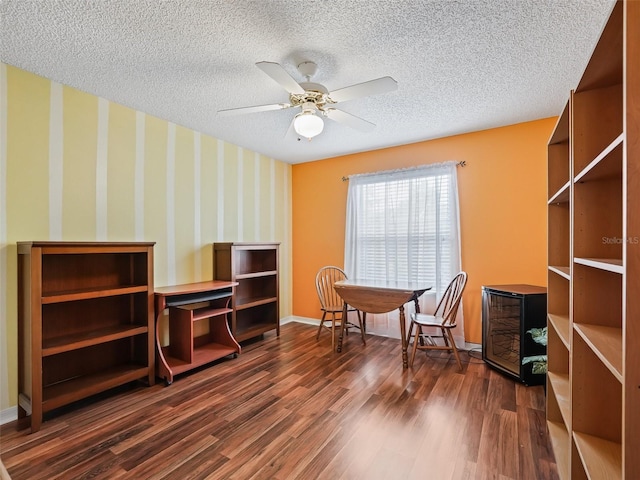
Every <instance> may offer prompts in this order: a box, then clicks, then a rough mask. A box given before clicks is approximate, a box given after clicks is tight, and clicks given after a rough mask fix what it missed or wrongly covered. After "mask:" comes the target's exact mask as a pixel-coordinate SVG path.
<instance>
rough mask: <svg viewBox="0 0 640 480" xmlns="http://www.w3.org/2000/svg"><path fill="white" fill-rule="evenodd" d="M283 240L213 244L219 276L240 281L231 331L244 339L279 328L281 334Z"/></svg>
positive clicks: (219, 277)
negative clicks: (281, 251)
mask: <svg viewBox="0 0 640 480" xmlns="http://www.w3.org/2000/svg"><path fill="white" fill-rule="evenodd" d="M279 245H280V244H279V243H273V242H226V243H225V242H222V243H214V244H213V263H214V268H213V271H214V272H215V278H216V279H218V280H227V281H231V282H237V283H238V286H237V287H236V293H235V295H234V297H233V298H232V301H231V309H232V313H231V333H232V335H233V336H234V338H235V339H236V340H237V341H239V342H241V341H243V340H247V339H249V338H253V337H257V336H259V335H262V334H264V333H265V332H268V331H271V330H275V331H276V334H277V335H278V336H279V335H280V295H279V283H280V282H279V269H278V263H279V254H278V250H279Z"/></svg>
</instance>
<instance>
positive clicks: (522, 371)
mask: <svg viewBox="0 0 640 480" xmlns="http://www.w3.org/2000/svg"><path fill="white" fill-rule="evenodd" d="M546 310H547V290H546V288H544V287H538V286H535V285H493V286H484V287H482V359H483V360H484V361H485V362H486V363H487V364H489V366H491V367H493V368H495V369H496V370H498V371H500V372H502V373H504V374H506V375H508V376H510V377H513V378H514V379H516V380H518V381H520V382H522V383H524V384H525V385H543V384H544V383H545V381H546V374H545V372H546V354H547V347H546V331H543V330H542V329H544V328H545V327H546V326H547V318H546ZM541 337H542V338H541ZM540 342H542V343H540ZM539 372H541V373H539Z"/></svg>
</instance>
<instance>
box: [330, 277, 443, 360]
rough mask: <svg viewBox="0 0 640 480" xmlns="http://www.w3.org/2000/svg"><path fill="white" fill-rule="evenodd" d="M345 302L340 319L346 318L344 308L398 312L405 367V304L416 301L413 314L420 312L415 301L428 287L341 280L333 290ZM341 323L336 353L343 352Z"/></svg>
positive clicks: (411, 284) (376, 311)
mask: <svg viewBox="0 0 640 480" xmlns="http://www.w3.org/2000/svg"><path fill="white" fill-rule="evenodd" d="M333 288H334V289H335V291H336V293H337V294H338V295H340V297H341V298H342V299H343V300H344V302H345V305H344V310H345V312H343V318H346V309H347V305H351V306H352V307H354V308H357V309H358V310H360V311H361V312H363V313H365V314H366V313H388V312H391V311H393V310H395V309H396V308H397V309H398V310H400V338H401V340H402V367H403V368H408V366H409V358H408V355H407V344H408V340H407V333H406V330H407V326H406V324H405V316H404V304H405V303H408V302H411V301H413V302H415V306H416V312H420V306H419V305H418V298H419V297H420V295H422V294H423V293H424V292H426V291H427V290H430V289H431V287H430V286H425V285H424V284H418V283H398V282H380V281H370V280H341V281H339V282H336V283H335V285H334V287H333ZM345 323H346V322H341V328H340V336H339V337H338V352H341V351H342V337H343V336H344V325H345Z"/></svg>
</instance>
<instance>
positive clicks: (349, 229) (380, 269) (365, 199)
mask: <svg viewBox="0 0 640 480" xmlns="http://www.w3.org/2000/svg"><path fill="white" fill-rule="evenodd" d="M345 270H346V273H347V275H348V276H349V278H358V279H367V280H380V281H389V280H394V281H398V282H407V281H410V282H414V281H418V282H420V283H424V282H426V283H427V284H429V285H431V286H432V292H435V294H436V296H437V298H438V299H439V298H440V296H441V295H442V293H443V292H444V290H445V289H446V287H447V285H448V284H449V282H450V281H451V279H452V278H453V277H454V276H455V274H456V273H458V272H459V271H460V242H459V219H458V192H457V177H456V162H446V163H439V164H434V165H428V166H424V167H419V168H412V169H405V170H396V171H391V172H380V173H376V174H366V175H354V176H351V177H350V178H349V193H348V198H347V225H346V237H345ZM428 301H429V299H428V296H426V297H425V299H423V300H422V301H421V309H425V308H426V309H428V308H429V305H426V303H427V302H428ZM431 302H432V303H434V300H433V299H431ZM423 304H424V305H423ZM433 306H435V305H433ZM423 307H424V308H423ZM406 308H407V309H408V310H409V311H411V312H412V311H413V310H412V309H413V306H412V305H407V307H406ZM392 316H393V315H392ZM371 317H374V318H373V319H372V322H370V321H369V318H371ZM379 317H380V318H379ZM367 323H368V330H369V331H370V332H371V333H378V334H381V335H387V336H395V337H399V333H400V329H399V325H398V321H397V319H395V320H394V319H393V318H390V317H389V315H386V316H384V315H375V316H373V315H371V316H368V317H367ZM463 331H464V329H463V328H456V332H455V333H456V334H457V335H458V336H462V337H463V333H462V332H463ZM460 340H462V341H464V340H463V338H461V339H460ZM457 342H458V340H457V341H456V343H457ZM462 345H464V343H463V344H462Z"/></svg>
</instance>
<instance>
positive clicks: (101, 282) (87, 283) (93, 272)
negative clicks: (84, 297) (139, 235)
mask: <svg viewBox="0 0 640 480" xmlns="http://www.w3.org/2000/svg"><path fill="white" fill-rule="evenodd" d="M146 284H147V256H146V252H145V253H97V254H71V253H70V254H62V253H61V254H56V255H43V256H42V294H43V296H47V295H49V294H54V293H56V292H60V291H70V290H83V289H84V290H88V289H94V290H98V289H108V288H116V287H120V286H127V285H146Z"/></svg>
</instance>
